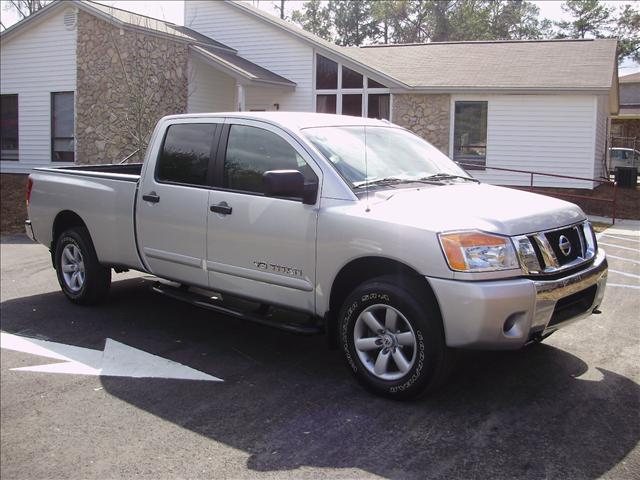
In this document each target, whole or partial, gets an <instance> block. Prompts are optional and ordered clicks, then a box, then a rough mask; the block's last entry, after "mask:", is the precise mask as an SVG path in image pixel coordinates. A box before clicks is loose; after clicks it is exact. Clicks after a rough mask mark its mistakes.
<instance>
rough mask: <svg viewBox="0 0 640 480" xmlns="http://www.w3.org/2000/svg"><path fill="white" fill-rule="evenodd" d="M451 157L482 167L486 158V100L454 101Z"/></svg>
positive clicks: (457, 160)
mask: <svg viewBox="0 0 640 480" xmlns="http://www.w3.org/2000/svg"><path fill="white" fill-rule="evenodd" d="M453 132H454V133H453V137H454V141H453V148H454V150H453V159H454V160H455V161H456V162H461V163H465V164H471V165H475V166H477V167H481V168H482V167H484V166H485V164H486V158H487V102H467V101H465V102H456V103H455V119H454V126H453Z"/></svg>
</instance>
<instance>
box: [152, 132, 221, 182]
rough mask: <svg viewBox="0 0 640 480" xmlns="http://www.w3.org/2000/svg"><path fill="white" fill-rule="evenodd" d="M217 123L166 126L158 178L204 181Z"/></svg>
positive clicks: (172, 180)
mask: <svg viewBox="0 0 640 480" xmlns="http://www.w3.org/2000/svg"><path fill="white" fill-rule="evenodd" d="M215 131H216V125H215V124H212V123H183V124H176V125H171V126H170V127H169V128H168V129H167V133H166V135H165V137H164V143H163V145H162V151H161V152H160V156H159V158H158V166H157V169H156V172H157V179H158V180H159V181H161V182H171V183H185V184H189V185H206V184H207V171H208V168H209V159H210V158H211V148H212V146H213V137H214V134H215Z"/></svg>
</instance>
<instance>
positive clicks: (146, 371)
mask: <svg viewBox="0 0 640 480" xmlns="http://www.w3.org/2000/svg"><path fill="white" fill-rule="evenodd" d="M0 347H2V348H4V349H7V350H14V351H16V352H24V353H30V354H33V355H38V356H40V357H47V358H55V359H56V360H63V362H62V363H51V364H47V365H37V366H33V367H22V368H12V369H11V370H18V371H28V372H47V373H71V374H77V375H102V376H108V377H132V378H171V379H179V380H207V381H213V382H222V381H223V380H222V379H221V378H218V377H214V376H212V375H207V374H206V373H203V372H200V371H198V370H195V369H193V368H190V367H187V366H186V365H181V364H180V363H177V362H174V361H172V360H168V359H166V358H162V357H158V356H156V355H152V354H150V353H147V352H143V351H142V350H138V349H137V348H133V347H130V346H129V345H125V344H124V343H120V342H116V341H115V340H112V339H110V338H107V340H106V342H105V345H104V351H102V352H101V351H100V350H92V349H90V348H82V347H75V346H73V345H65V344H63V343H56V342H49V341H46V340H38V339H35V338H28V337H20V336H18V335H12V334H10V333H4V332H2V333H0Z"/></svg>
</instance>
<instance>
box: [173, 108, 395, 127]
mask: <svg viewBox="0 0 640 480" xmlns="http://www.w3.org/2000/svg"><path fill="white" fill-rule="evenodd" d="M217 117H225V118H244V119H252V120H262V121H266V122H269V123H274V124H276V125H280V126H282V127H286V128H288V129H290V130H301V129H303V128H310V127H333V126H356V125H360V126H362V125H367V126H376V127H390V126H395V125H393V124H392V123H390V122H388V121H387V120H376V119H372V118H363V117H353V116H349V115H333V114H329V113H309V112H217V113H188V114H183V115H169V116H167V117H164V118H165V119H166V120H173V119H185V118H217Z"/></svg>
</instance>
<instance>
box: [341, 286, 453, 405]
mask: <svg viewBox="0 0 640 480" xmlns="http://www.w3.org/2000/svg"><path fill="white" fill-rule="evenodd" d="M381 306H382V307H381ZM388 311H391V316H393V315H396V320H395V322H396V324H398V325H400V322H401V325H404V326H405V327H404V334H405V335H406V334H409V333H412V334H413V337H411V336H409V337H408V338H409V339H410V338H413V344H412V345H413V346H412V345H411V344H410V343H407V344H406V345H404V346H403V345H400V336H395V335H393V332H390V331H387V330H386V324H385V323H384V321H385V320H384V318H386V317H384V318H381V315H385V314H386V312H388ZM368 313H372V314H373V315H374V317H376V318H377V319H379V321H380V323H381V324H382V326H384V327H385V329H383V332H385V333H383V334H378V339H376V340H375V342H376V345H382V346H381V347H378V346H376V347H368V348H369V350H367V349H365V350H366V351H363V350H362V349H359V350H358V351H357V350H356V346H355V342H356V340H355V338H354V335H360V333H359V332H364V331H366V332H367V333H366V334H364V335H363V336H368V337H370V338H360V339H359V340H362V341H369V342H370V341H371V340H372V339H373V338H375V336H376V334H374V333H373V330H372V329H371V328H369V326H368V324H367V322H365V321H364V320H363V319H364V318H365V317H366V315H367V314H368ZM398 313H399V314H400V315H398ZM361 314H362V316H361ZM359 318H360V320H358V319H359ZM338 320H339V335H340V336H339V338H340V346H341V349H342V351H343V354H344V356H345V359H346V363H347V366H348V367H349V369H350V370H351V371H352V372H353V373H354V375H355V377H356V378H357V380H358V381H359V382H360V383H361V384H362V385H363V386H364V387H365V388H367V389H368V390H370V391H372V392H374V393H376V394H378V395H381V396H385V397H388V398H394V399H398V400H405V399H410V398H415V397H417V396H419V395H422V394H425V393H428V392H431V391H434V390H435V389H436V388H438V387H439V386H440V385H441V384H442V383H443V382H444V381H445V380H446V378H447V377H448V375H449V373H450V372H451V370H452V366H453V351H452V350H451V349H449V348H448V347H447V346H446V343H445V336H444V328H443V325H442V318H441V315H440V312H439V309H438V306H437V304H436V301H435V298H434V297H433V295H431V294H430V293H429V292H427V291H425V288H424V286H422V285H420V284H419V283H418V282H417V281H415V280H412V279H410V278H407V277H398V276H383V277H378V278H375V279H372V280H370V281H367V282H365V283H363V284H361V285H360V286H359V287H357V288H356V289H355V290H354V291H353V292H352V293H351V294H350V295H349V296H348V297H347V299H346V300H345V302H344V304H343V306H342V309H341V311H340V314H339V318H338ZM363 322H364V323H363ZM407 324H408V325H410V328H409V327H407V326H406V325H407ZM363 325H365V326H364V327H363ZM363 328H364V330H363ZM402 330H403V328H402V327H400V326H399V327H398V328H397V329H396V331H397V332H401V331H402ZM388 333H391V335H388ZM398 335H401V333H398ZM404 338H405V341H406V339H407V337H406V336H405V337H404ZM378 342H381V343H378ZM382 342H387V343H382ZM387 344H389V345H391V347H389V348H386V347H384V345H387ZM378 348H380V350H376V349H378ZM385 350H386V351H387V355H391V357H390V358H391V359H392V360H391V361H390V360H387V362H390V363H386V365H387V368H388V370H389V371H388V372H384V373H380V372H378V373H376V372H375V371H373V370H375V365H376V363H377V361H376V362H374V357H376V360H377V358H378V357H377V356H378V355H380V354H382V353H383V352H384V351H385ZM396 350H400V353H401V354H402V355H401V358H399V360H403V359H406V360H409V357H411V360H412V363H411V364H410V367H409V362H407V363H405V365H404V368H408V370H406V371H403V370H402V368H401V367H400V363H399V362H396V360H395V358H396V357H395V355H396V354H398V352H396ZM376 352H377V353H376ZM414 352H415V353H414ZM362 357H366V358H364V359H363V358H362ZM383 363H384V362H383ZM394 367H395V370H396V371H393V370H394ZM383 376H385V377H390V378H383Z"/></svg>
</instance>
